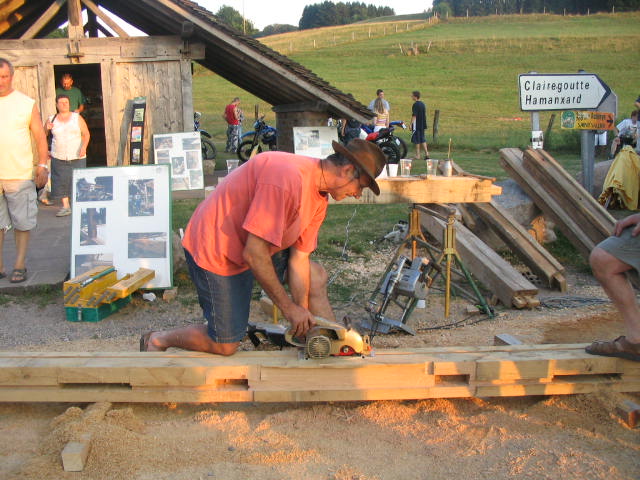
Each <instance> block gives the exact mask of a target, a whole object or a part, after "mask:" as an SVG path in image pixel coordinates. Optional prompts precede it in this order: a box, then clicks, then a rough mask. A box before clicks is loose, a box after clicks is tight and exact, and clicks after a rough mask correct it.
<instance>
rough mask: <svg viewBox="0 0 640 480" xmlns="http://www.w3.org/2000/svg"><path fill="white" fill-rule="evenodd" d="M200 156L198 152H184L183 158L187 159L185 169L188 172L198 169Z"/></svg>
mask: <svg viewBox="0 0 640 480" xmlns="http://www.w3.org/2000/svg"><path fill="white" fill-rule="evenodd" d="M200 155H201V152H199V151H198V150H190V151H188V152H184V156H185V157H186V159H187V168H188V169H189V170H193V169H195V168H200Z"/></svg>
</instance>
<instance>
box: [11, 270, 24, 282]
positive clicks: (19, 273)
mask: <svg viewBox="0 0 640 480" xmlns="http://www.w3.org/2000/svg"><path fill="white" fill-rule="evenodd" d="M26 279H27V269H26V268H14V269H13V272H11V278H10V279H9V282H11V283H22V282H24V281H25V280H26Z"/></svg>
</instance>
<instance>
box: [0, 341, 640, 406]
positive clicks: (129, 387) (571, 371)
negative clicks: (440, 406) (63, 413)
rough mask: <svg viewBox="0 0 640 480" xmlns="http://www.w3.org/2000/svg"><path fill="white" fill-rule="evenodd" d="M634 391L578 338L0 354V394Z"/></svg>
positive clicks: (637, 371) (223, 396) (620, 370)
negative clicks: (313, 352)
mask: <svg viewBox="0 0 640 480" xmlns="http://www.w3.org/2000/svg"><path fill="white" fill-rule="evenodd" d="M603 388H606V389H607V390H612V391H618V392H637V391H640V363H638V362H631V361H627V360H622V359H618V358H611V357H600V356H593V355H589V354H587V353H585V352H584V345H580V344H569V345H504V346H486V347H433V348H416V349H396V350H377V351H376V352H375V356H371V357H365V358H362V357H331V358H327V359H322V360H307V359H302V358H300V356H299V353H298V351H297V350H294V349H288V350H284V351H267V352H264V351H263V352H259V351H256V352H239V353H237V354H235V355H233V356H231V357H221V356H218V355H208V354H204V353H197V352H181V351H180V352H176V353H170V352H149V353H139V352H135V353H126V352H118V353H72V352H65V353H56V352H43V353H34V352H2V353H0V401H3V402H74V403H75V402H98V401H100V402H145V403H152V402H292V401H295V402H298V401H304V402H306V401H361V400H402V399H423V398H463V397H495V396H523V395H560V394H575V393H589V392H593V391H596V390H599V389H603Z"/></svg>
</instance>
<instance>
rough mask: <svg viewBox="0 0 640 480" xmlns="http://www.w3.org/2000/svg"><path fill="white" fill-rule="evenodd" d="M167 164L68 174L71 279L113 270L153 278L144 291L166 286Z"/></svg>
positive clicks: (168, 259) (168, 246)
mask: <svg viewBox="0 0 640 480" xmlns="http://www.w3.org/2000/svg"><path fill="white" fill-rule="evenodd" d="M170 165H171V163H166V164H159V165H132V166H127V167H100V168H79V169H75V170H74V171H73V191H72V198H73V202H72V213H73V217H72V221H71V278H73V277H77V276H78V275H81V274H82V273H85V272H87V271H88V270H91V269H92V268H93V267H97V266H104V265H109V266H114V267H115V268H116V270H117V272H118V278H119V279H120V278H122V277H124V276H125V275H126V274H130V273H134V272H136V271H137V270H138V269H139V268H150V269H153V270H154V271H155V272H156V276H155V278H154V279H153V280H151V281H150V282H149V283H148V284H147V285H146V286H145V288H170V287H171V286H172V283H173V282H172V271H171V269H172V259H171V192H170V188H171V178H170V177H171V166H170Z"/></svg>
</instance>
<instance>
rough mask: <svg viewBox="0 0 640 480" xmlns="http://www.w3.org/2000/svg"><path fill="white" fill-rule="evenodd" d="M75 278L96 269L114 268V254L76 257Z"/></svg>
mask: <svg viewBox="0 0 640 480" xmlns="http://www.w3.org/2000/svg"><path fill="white" fill-rule="evenodd" d="M73 260H74V263H75V276H76V277H78V276H80V275H82V274H83V273H87V272H88V271H89V270H91V269H92V268H95V267H106V266H108V267H112V266H113V253H89V254H82V255H75V256H74V259H73Z"/></svg>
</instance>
